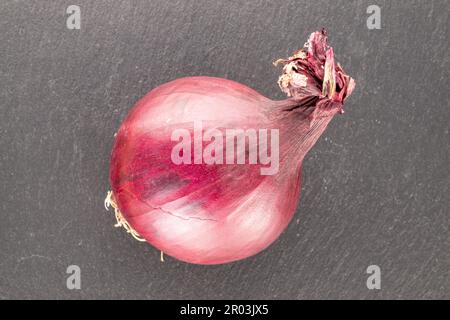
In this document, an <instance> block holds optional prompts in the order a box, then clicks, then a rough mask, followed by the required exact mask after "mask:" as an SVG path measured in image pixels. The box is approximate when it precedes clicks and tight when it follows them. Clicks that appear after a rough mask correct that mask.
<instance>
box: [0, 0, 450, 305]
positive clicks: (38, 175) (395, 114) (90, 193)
mask: <svg viewBox="0 0 450 320" xmlns="http://www.w3.org/2000/svg"><path fill="white" fill-rule="evenodd" d="M373 2H376V3H373ZM69 4H72V3H71V2H68V1H2V2H1V4H0V43H1V46H0V83H1V86H0V150H1V153H0V180H1V184H0V206H1V207H0V208H1V217H2V219H1V224H0V298H68V299H72V298H85V299H88V298H149V299H155V298H159V299H167V298H175V299H179V298H216V299H220V298H243V299H246V298H255V299H259V298H274V299H305V298H307V299H309V298H338V299H348V298H358V299H361V298H362V299H372V298H382V299H385V298H449V297H450V283H449V266H450V254H449V252H450V251H449V250H450V245H449V241H450V240H449V220H450V217H449V209H448V208H449V205H450V190H449V185H450V178H449V177H450V170H449V169H450V164H449V150H450V146H449V141H450V139H449V119H450V110H449V93H448V92H449V90H448V77H449V74H448V71H449V69H450V68H449V54H448V52H449V39H448V35H447V32H448V11H449V4H448V2H446V1H343V0H342V1H279V0H277V1H270V2H268V1H241V2H236V1H185V0H183V1H85V0H83V1H77V3H76V4H78V5H80V6H81V11H82V12H81V17H82V22H81V30H68V29H67V28H66V15H65V10H66V7H67V6H68V5H69ZM370 4H378V5H379V6H380V7H381V8H382V13H381V17H382V29H381V30H368V29H367V27H366V19H367V17H368V14H366V8H367V6H369V5H370ZM322 26H323V27H326V28H327V29H328V30H329V36H330V43H331V45H333V46H334V49H335V52H336V54H337V59H338V61H340V62H341V63H342V65H343V66H344V67H345V69H346V71H347V72H348V73H349V74H350V75H351V76H353V77H354V78H355V79H356V82H357V89H356V91H355V92H354V94H353V96H352V97H351V99H350V100H349V101H348V103H347V104H346V111H347V112H346V113H345V115H343V116H338V117H336V118H335V119H334V120H333V122H332V123H331V125H330V126H329V128H328V130H327V132H326V133H325V135H324V136H323V137H322V138H321V140H320V142H319V143H318V144H317V145H316V147H315V148H314V149H313V150H312V152H311V153H310V154H309V155H308V156H307V158H306V160H305V162H304V168H303V186H302V188H303V193H302V199H301V202H300V205H299V208H298V210H297V213H296V215H295V217H294V220H293V221H292V223H291V225H290V226H289V227H288V229H287V230H286V231H285V232H284V233H283V234H282V236H281V237H280V239H279V240H278V241H277V242H276V243H274V244H273V245H272V246H271V247H270V248H269V249H267V250H266V251H264V252H262V253H261V254H258V255H257V256H255V257H252V258H249V259H246V260H244V261H240V262H236V263H232V264H228V265H222V266H196V265H188V264H185V263H181V262H178V261H175V260H173V259H171V258H168V257H167V258H166V262H164V263H161V262H160V261H159V252H157V251H156V250H155V249H153V248H152V247H150V246H148V245H146V244H142V243H138V242H136V241H135V240H133V239H132V238H131V237H130V236H129V235H127V234H126V233H125V232H123V231H122V230H117V229H114V228H113V224H114V217H113V214H112V213H111V212H110V213H107V212H105V210H104V208H103V199H104V196H105V194H106V191H107V190H108V163H109V153H110V150H111V147H112V141H113V134H114V132H115V130H116V129H117V128H118V126H119V124H120V122H121V120H122V119H123V118H124V116H125V115H126V113H127V111H128V110H129V109H130V108H131V106H132V105H133V104H134V103H135V102H136V100H137V99H138V98H139V97H141V96H142V95H144V94H145V93H146V92H147V91H149V90H150V89H152V88H154V87H155V86H157V85H159V84H162V83H164V82H166V81H168V80H171V79H175V78H178V77H181V76H189V75H210V76H217V77H225V78H229V79H233V80H236V81H239V82H242V83H244V84H247V85H249V86H251V87H253V88H255V89H257V90H258V91H260V92H261V93H263V94H265V95H267V96H269V97H272V98H281V97H282V94H281V93H280V92H279V89H278V88H277V86H276V79H277V76H278V74H279V72H280V70H279V69H277V68H274V67H273V66H272V65H271V61H272V60H273V59H275V58H279V57H287V56H288V55H289V54H291V53H292V52H293V50H295V49H297V48H298V47H301V46H302V45H303V43H304V42H305V40H306V38H307V36H308V35H309V33H310V32H312V31H314V30H316V29H319V28H321V27H322ZM71 264H76V265H79V266H80V268H81V273H82V274H81V276H82V289H81V290H75V291H70V290H67V288H66V277H67V274H66V268H67V266H68V265H71ZM371 264H377V265H379V266H380V267H381V270H382V289H381V290H379V291H376V290H375V291H370V290H368V289H367V288H366V278H367V276H368V275H367V274H366V273H365V271H366V268H367V266H369V265H371Z"/></svg>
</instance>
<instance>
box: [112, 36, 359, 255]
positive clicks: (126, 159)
mask: <svg viewBox="0 0 450 320" xmlns="http://www.w3.org/2000/svg"><path fill="white" fill-rule="evenodd" d="M315 38H319V39H318V40H314V39H315ZM308 49H309V51H308V53H307V54H306V53H305V51H302V52H301V53H299V52H297V53H296V54H298V55H299V56H300V55H301V57H295V56H294V57H291V58H290V59H288V60H283V61H282V62H283V63H284V64H285V69H284V71H285V73H284V74H283V76H282V77H280V81H279V84H280V87H281V88H282V90H283V91H285V92H286V93H288V95H289V96H291V98H289V99H287V100H283V101H272V100H270V99H268V98H266V97H264V96H262V95H260V94H259V93H258V92H256V91H254V90H253V89H250V88H248V87H247V86H245V85H242V84H239V83H237V82H234V81H230V80H226V79H221V78H212V77H189V78H181V79H178V80H175V81H172V82H169V83H166V84H164V85H162V86H160V87H158V88H156V89H154V90H152V91H151V92H150V93H148V94H147V95H146V96H144V97H143V98H142V99H141V100H140V101H139V102H138V103H137V104H136V105H135V106H134V108H133V109H132V110H131V112H130V113H129V115H128V116H127V118H126V119H125V121H124V122H123V123H122V125H121V126H120V129H119V131H118V132H117V135H116V139H115V143H114V147H113V151H112V156H111V166H110V183H111V188H112V192H113V195H114V199H115V201H116V203H117V206H118V207H119V209H120V212H121V213H122V215H123V217H124V218H125V219H126V221H127V222H128V223H129V225H130V226H131V227H132V228H133V229H135V230H136V232H137V233H139V234H140V236H141V237H143V238H144V239H145V240H146V241H148V242H149V243H150V244H152V245H153V246H155V247H156V248H158V249H159V250H162V251H163V252H164V253H165V254H168V255H170V256H172V257H175V258H177V259H179V260H182V261H186V262H190V263H196V264H220V263H227V262H231V261H236V260H240V259H243V258H246V257H249V256H251V255H254V254H256V253H258V252H260V251H261V250H263V249H264V248H266V247H267V246H268V245H270V244H271V243H272V242H273V241H274V240H275V239H277V238H278V236H279V235H280V233H281V232H282V231H283V230H284V229H285V228H286V226H287V225H288V223H289V221H290V220H291V218H292V216H293V214H294V212H295V208H296V206H297V202H298V198H299V193H300V176H301V163H302V160H303V158H304V156H305V154H306V153H307V152H308V151H309V150H310V148H311V147H312V146H313V145H314V143H315V142H316V141H317V139H318V138H319V137H320V135H321V134H322V133H323V131H324V130H325V128H326V126H327V125H328V123H329V122H330V121H331V119H332V118H333V116H334V115H335V114H336V113H339V112H342V104H343V101H344V99H345V98H346V97H347V96H348V95H349V94H350V93H351V91H352V90H353V87H354V82H353V80H352V79H351V78H350V77H348V76H346V75H345V74H344V73H343V71H342V69H341V68H340V66H337V67H335V66H334V58H333V52H332V50H331V48H328V47H327V46H326V35H325V32H324V31H322V32H316V33H313V34H312V35H311V37H310V45H309V48H308ZM299 59H300V60H299ZM308 59H310V61H309V62H308ZM299 63H300V64H301V65H305V66H308V67H307V68H305V70H303V69H302V70H300V69H301V68H300V69H299V67H298V65H299ZM321 66H323V67H321ZM325 69H328V71H326V72H325ZM330 77H331V78H330ZM294 78H296V79H294ZM303 80H304V81H303ZM333 81H334V84H333ZM304 83H306V86H305V84H304ZM333 86H334V87H333ZM324 88H325V89H324ZM199 120H200V121H201V122H202V125H203V130H204V131H206V130H209V129H212V128H220V129H226V128H239V129H247V128H254V129H262V128H264V129H271V128H272V129H278V130H279V136H280V138H279V139H280V140H279V141H280V145H279V157H280V161H279V170H278V173H277V174H274V175H261V171H260V169H261V166H262V165H260V164H253V165H249V164H245V165H242V164H223V165H219V164H214V165H207V164H182V165H177V164H174V163H173V162H172V161H171V152H172V148H173V146H174V144H175V142H173V141H171V134H172V132H173V131H174V130H176V129H179V128H185V129H188V130H189V131H190V132H191V133H192V135H194V132H193V131H194V128H193V124H194V122H195V121H197V122H198V121H199Z"/></svg>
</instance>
